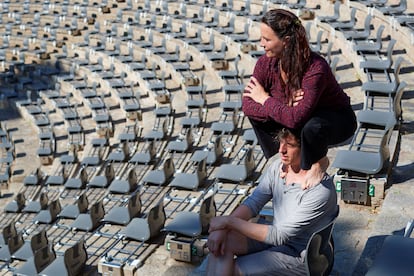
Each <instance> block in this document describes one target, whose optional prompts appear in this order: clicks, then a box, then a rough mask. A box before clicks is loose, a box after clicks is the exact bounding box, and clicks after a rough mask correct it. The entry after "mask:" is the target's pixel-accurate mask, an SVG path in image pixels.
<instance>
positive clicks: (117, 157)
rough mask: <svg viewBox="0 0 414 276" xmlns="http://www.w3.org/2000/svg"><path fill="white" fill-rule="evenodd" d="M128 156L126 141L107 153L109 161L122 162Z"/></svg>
mask: <svg viewBox="0 0 414 276" xmlns="http://www.w3.org/2000/svg"><path fill="white" fill-rule="evenodd" d="M128 156H129V147H128V143H127V142H123V143H121V144H120V146H119V147H117V148H116V149H115V150H114V151H112V152H111V153H109V155H108V157H107V160H108V161H111V162H124V161H126V160H127V158H128Z"/></svg>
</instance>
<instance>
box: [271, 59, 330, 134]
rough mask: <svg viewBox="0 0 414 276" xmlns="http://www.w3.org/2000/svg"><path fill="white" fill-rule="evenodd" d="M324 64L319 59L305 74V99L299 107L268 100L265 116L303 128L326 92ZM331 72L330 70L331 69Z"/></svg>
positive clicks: (289, 125) (273, 99)
mask: <svg viewBox="0 0 414 276" xmlns="http://www.w3.org/2000/svg"><path fill="white" fill-rule="evenodd" d="M327 69H329V68H327V66H324V64H323V62H322V61H320V60H319V59H317V60H316V61H315V62H314V63H313V64H311V66H310V68H309V70H308V71H307V72H306V73H305V76H304V78H303V80H302V90H303V92H304V95H303V99H302V100H301V101H299V102H298V105H296V106H294V107H291V106H287V105H286V104H284V103H283V102H281V101H280V99H278V98H276V97H270V98H268V99H267V100H266V101H265V103H264V105H263V108H264V109H265V111H263V113H264V114H267V116H268V117H269V118H271V119H272V120H274V121H276V122H278V123H280V124H282V125H284V126H286V127H289V128H299V127H302V126H303V125H304V124H305V123H306V122H307V121H308V120H309V118H310V117H311V115H312V113H313V111H314V110H315V109H316V108H317V106H318V102H319V99H320V97H322V96H323V93H324V91H325V90H326V80H325V79H324V76H325V74H326V73H327V72H326V70H327ZM329 70H330V69H329Z"/></svg>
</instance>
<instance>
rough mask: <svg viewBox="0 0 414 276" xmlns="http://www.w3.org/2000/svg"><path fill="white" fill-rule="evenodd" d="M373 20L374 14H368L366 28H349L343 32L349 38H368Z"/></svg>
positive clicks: (365, 22)
mask: <svg viewBox="0 0 414 276" xmlns="http://www.w3.org/2000/svg"><path fill="white" fill-rule="evenodd" d="M371 21H372V16H371V15H368V16H367V17H365V21H364V28H363V29H362V30H349V31H348V30H347V31H343V32H342V34H343V35H344V37H345V38H346V39H348V40H361V39H367V38H368V37H369V36H370V34H371Z"/></svg>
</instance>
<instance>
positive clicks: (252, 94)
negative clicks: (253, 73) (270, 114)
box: [243, 77, 270, 105]
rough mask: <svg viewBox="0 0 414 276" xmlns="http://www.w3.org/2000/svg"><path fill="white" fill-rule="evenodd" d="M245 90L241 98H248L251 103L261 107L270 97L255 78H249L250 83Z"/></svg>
mask: <svg viewBox="0 0 414 276" xmlns="http://www.w3.org/2000/svg"><path fill="white" fill-rule="evenodd" d="M245 90H246V91H247V92H244V93H243V97H249V98H251V99H252V100H253V101H255V102H257V103H259V104H261V105H263V104H264V103H265V101H266V100H267V99H268V98H269V97H270V96H269V93H267V92H266V91H265V90H264V88H263V86H262V85H261V84H260V83H259V82H258V81H257V79H256V78H255V77H251V78H250V82H249V83H248V84H247V86H246V88H245Z"/></svg>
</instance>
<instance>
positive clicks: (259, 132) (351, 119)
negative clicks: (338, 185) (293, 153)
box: [249, 107, 357, 170]
mask: <svg viewBox="0 0 414 276" xmlns="http://www.w3.org/2000/svg"><path fill="white" fill-rule="evenodd" d="M249 120H250V123H251V125H252V127H253V129H254V132H255V133H256V137H257V140H258V142H259V144H260V146H261V148H262V150H263V154H264V156H265V157H266V158H267V159H269V158H270V157H272V156H273V155H275V154H276V153H277V152H278V151H279V143H278V141H277V140H276V139H275V137H276V135H277V133H278V132H279V131H280V130H281V129H282V128H283V127H284V126H283V125H281V124H279V123H277V122H275V121H267V122H260V121H256V120H253V119H250V118H249ZM356 127H357V122H356V116H355V112H354V111H353V110H352V108H351V107H349V108H345V109H343V110H340V111H328V110H323V111H316V112H315V114H314V115H313V116H312V117H311V118H310V119H309V121H308V122H307V123H306V124H305V125H304V126H303V128H302V129H301V130H300V136H301V167H302V169H304V170H309V169H310V168H311V166H312V164H314V163H316V162H317V161H318V160H319V159H321V158H322V157H324V156H325V155H326V154H327V153H328V147H329V146H332V145H336V144H339V143H342V142H344V141H346V140H347V139H349V138H350V137H352V136H353V134H354V132H355V130H356Z"/></svg>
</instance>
